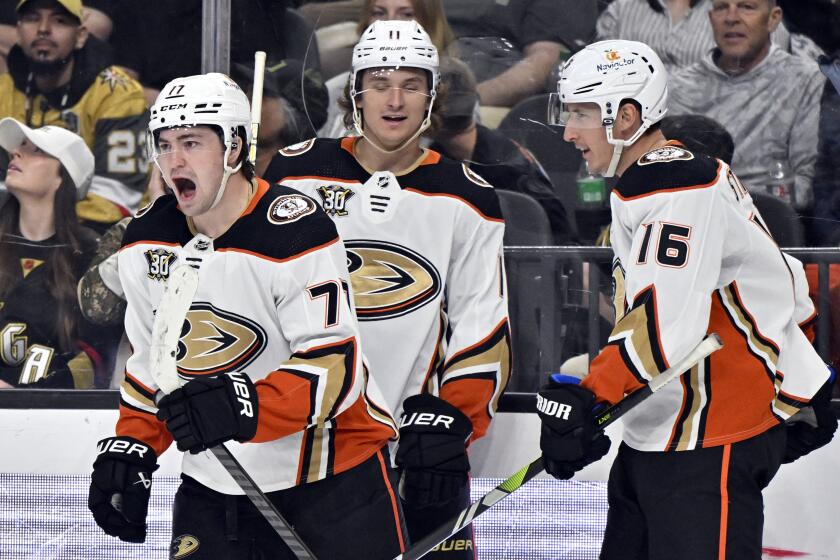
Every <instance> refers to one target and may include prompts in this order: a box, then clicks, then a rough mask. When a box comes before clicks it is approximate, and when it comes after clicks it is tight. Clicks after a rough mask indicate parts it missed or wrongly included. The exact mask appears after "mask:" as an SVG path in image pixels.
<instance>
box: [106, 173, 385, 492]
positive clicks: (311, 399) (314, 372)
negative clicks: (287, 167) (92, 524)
mask: <svg viewBox="0 0 840 560" xmlns="http://www.w3.org/2000/svg"><path fill="white" fill-rule="evenodd" d="M194 234H195V232H194V231H193V230H192V229H191V227H190V223H189V221H188V219H187V218H186V217H185V216H184V215H183V214H182V213H181V212H180V210H179V209H178V207H177V201H176V200H175V197H174V196H171V195H170V196H166V197H162V198H160V199H158V200H157V201H156V202H155V203H154V205H153V206H152V207H151V208H150V209H148V210H146V211H145V212H142V213H140V215H138V217H137V218H135V219H134V220H133V221H132V222H131V223H130V224H129V227H128V229H127V231H126V233H125V236H124V238H123V247H122V249H120V253H119V271H120V281H121V283H122V286H123V288H124V289H125V293H126V298H127V300H128V309H127V311H126V319H125V328H126V334H127V335H128V339H129V342H130V343H131V346H132V348H133V354H132V355H131V357H130V358H129V359H128V363H127V364H126V376H125V381H124V383H123V384H122V387H121V390H120V397H121V400H120V419H119V421H118V423H117V435H124V436H132V437H135V438H137V439H140V440H142V441H145V442H146V443H148V444H149V445H151V446H152V447H153V448H154V449H155V451H157V453H158V454H160V453H162V452H163V451H164V450H165V449H166V448H167V447H168V446H169V445H170V444H171V443H172V436H171V435H170V434H169V432H168V431H167V429H166V426H165V424H163V423H162V422H159V421H158V420H157V419H156V418H155V412H156V410H157V409H156V407H155V404H154V395H155V392H156V391H157V385H156V384H155V381H154V379H153V377H152V375H151V372H150V371H149V347H150V344H151V342H152V341H151V332H152V324H153V322H154V316H155V312H156V310H157V309H158V307H159V305H160V301H161V297H162V295H163V292H164V289H165V288H166V284H167V280H168V277H169V272H170V271H171V270H172V269H173V268H174V267H175V266H178V265H179V264H181V263H182V262H183V260H184V257H185V251H184V245H186V244H187V243H188V242H189V241H190V239H192V237H193V236H194ZM212 249H213V250H212V251H209V252H208V254H207V255H206V256H205V257H204V258H203V261H202V264H201V269H200V272H199V285H198V291H197V292H196V294H195V296H194V298H193V303H192V305H191V306H190V309H189V312H188V313H187V318H186V321H185V322H184V327H183V330H182V333H181V338H180V341H179V354H178V360H177V365H178V372H179V374H180V375H181V376H182V377H183V378H185V379H189V378H191V377H197V376H201V375H212V374H216V373H220V372H228V371H241V372H245V373H246V374H247V375H248V376H249V377H250V378H251V379H252V380H253V381H254V383H255V386H256V389H257V393H258V396H259V414H258V422H259V423H258V428H257V434H256V436H255V437H254V439H253V440H252V441H251V442H248V443H243V444H239V443H236V442H228V443H227V445H228V446H229V448H230V449H231V451H232V452H233V454H234V455H235V456H236V457H237V459H238V460H239V462H240V463H242V465H243V467H244V468H245V470H246V471H247V472H248V473H249V474H250V475H251V476H252V477H253V478H254V480H255V481H256V482H257V484H258V486H259V487H260V488H262V489H263V490H265V491H274V490H281V489H284V488H288V487H291V486H294V485H298V484H302V483H305V482H312V481H315V480H320V479H323V478H325V477H327V476H330V475H332V474H336V473H339V472H342V471H345V470H347V469H350V468H352V467H354V466H356V465H358V464H359V463H361V462H363V461H364V460H365V459H367V458H369V457H370V456H372V455H373V454H374V453H376V452H377V451H378V450H379V449H380V448H381V447H382V446H383V445H385V444H386V443H387V442H388V441H389V440H390V439H392V438H395V437H396V428H395V424H394V421H393V419H392V417H391V416H390V413H389V412H388V411H387V409H386V408H385V407H383V406H378V405H377V402H379V403H381V402H382V398H381V396H379V395H377V394H376V390H375V387H373V386H372V385H371V386H368V385H367V379H366V378H367V372H366V370H365V368H364V366H363V360H362V350H361V341H360V340H359V338H360V337H359V332H358V324H357V322H356V319H355V317H354V315H353V312H352V309H351V302H350V299H349V297H348V295H347V294H348V292H347V285H348V283H349V276H348V272H347V265H346V256H345V251H344V246H343V245H342V243H341V240H340V239H339V237H338V234H337V233H336V230H335V226H334V225H333V223H332V221H331V220H330V219H329V218H328V217H327V216H326V215H325V214H324V213H323V211H322V210H321V209H320V208H319V207H318V205H317V204H315V202H314V201H313V200H312V199H310V198H308V197H306V196H304V195H302V194H300V193H298V192H296V191H293V190H291V189H288V188H286V187H283V186H269V185H268V183H266V182H265V181H262V180H259V181H257V189H256V192H255V195H254V196H253V198H252V200H251V202H250V204H249V206H248V207H247V209H246V210H245V212H244V213H243V215H242V216H241V217H240V218H239V219H238V220H237V221H236V222H235V223H234V224H233V225H232V226H231V227H230V229H228V230H227V231H226V232H225V233H224V234H222V235H220V236H219V237H217V238H215V239H214V240H213V247H212ZM183 471H184V473H185V474H187V475H189V476H191V477H193V478H195V479H196V480H198V481H199V482H201V483H202V484H204V485H206V486H208V487H210V488H212V489H214V490H217V491H219V492H222V493H226V494H241V493H242V491H241V490H240V489H239V487H238V486H237V485H236V483H235V482H234V481H233V479H232V478H231V477H230V475H228V474H227V472H226V471H225V470H224V469H223V468H222V466H221V464H220V463H219V462H218V461H217V460H216V459H215V458H214V457H213V456H212V454H211V453H210V452H204V453H199V454H197V455H191V454H185V455H184V460H183Z"/></svg>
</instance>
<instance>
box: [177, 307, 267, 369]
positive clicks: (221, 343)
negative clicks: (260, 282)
mask: <svg viewBox="0 0 840 560" xmlns="http://www.w3.org/2000/svg"><path fill="white" fill-rule="evenodd" d="M265 346H266V334H265V331H264V330H263V329H262V327H260V326H259V325H258V324H256V323H255V322H253V321H251V320H250V319H246V318H245V317H242V316H241V315H237V314H235V313H230V312H228V311H223V310H221V309H219V308H217V307H214V306H213V305H211V304H209V303H206V302H199V303H194V304H193V305H192V306H191V307H190V310H189V312H187V318H186V319H185V320H184V326H183V327H182V330H181V338H180V340H179V341H178V358H177V359H178V371H179V372H180V373H183V374H185V375H205V374H211V373H218V372H226V371H239V370H242V369H244V368H245V367H246V366H247V365H248V364H250V363H251V362H253V361H254V360H255V359H256V358H257V356H259V355H260V354H261V353H262V351H263V350H264V349H265Z"/></svg>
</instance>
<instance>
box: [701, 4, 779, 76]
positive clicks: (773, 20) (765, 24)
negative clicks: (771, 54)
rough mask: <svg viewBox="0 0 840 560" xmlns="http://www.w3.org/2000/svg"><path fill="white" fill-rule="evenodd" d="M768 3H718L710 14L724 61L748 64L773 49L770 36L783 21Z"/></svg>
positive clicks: (776, 10) (713, 5)
mask: <svg viewBox="0 0 840 560" xmlns="http://www.w3.org/2000/svg"><path fill="white" fill-rule="evenodd" d="M781 17H782V11H781V9H780V8H778V7H775V6H771V2H770V1H769V0H715V1H714V2H712V9H711V11H710V12H709V19H710V21H711V23H712V31H713V32H714V36H715V43H717V45H718V48H719V49H720V51H721V54H722V55H723V57H725V58H727V59H729V60H743V61H744V62H745V63H746V64H749V63H751V62H753V61H756V60H757V59H759V58H761V57H763V55H764V53H765V52H766V50H767V49H769V47H770V34H771V33H772V32H773V31H774V30H775V29H776V26H778V25H779V21H781Z"/></svg>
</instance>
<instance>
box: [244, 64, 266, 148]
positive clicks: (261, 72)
mask: <svg viewBox="0 0 840 560" xmlns="http://www.w3.org/2000/svg"><path fill="white" fill-rule="evenodd" d="M264 79H265V52H264V51H257V52H255V53H254V83H253V85H252V86H251V143H250V145H249V146H248V161H250V162H251V164H252V165H254V164H256V163H257V136H259V133H260V122H262V97H263V80H264Z"/></svg>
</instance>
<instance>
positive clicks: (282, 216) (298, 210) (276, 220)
mask: <svg viewBox="0 0 840 560" xmlns="http://www.w3.org/2000/svg"><path fill="white" fill-rule="evenodd" d="M314 211H315V201H313V200H312V199H311V198H309V197H306V196H303V195H300V194H284V195H282V196H278V197H277V198H275V199H274V202H272V203H271V205H270V206H269V207H268V221H270V222H271V223H272V224H277V225H282V224H290V223H292V222H296V221H298V220H299V219H301V218H303V217H304V216H308V215H309V214H311V213H312V212H314Z"/></svg>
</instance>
